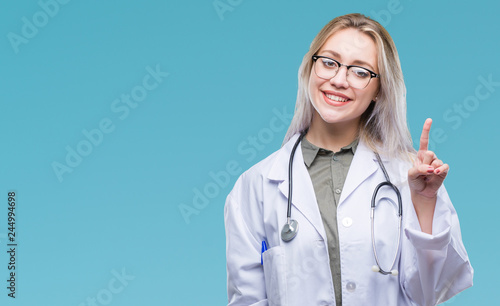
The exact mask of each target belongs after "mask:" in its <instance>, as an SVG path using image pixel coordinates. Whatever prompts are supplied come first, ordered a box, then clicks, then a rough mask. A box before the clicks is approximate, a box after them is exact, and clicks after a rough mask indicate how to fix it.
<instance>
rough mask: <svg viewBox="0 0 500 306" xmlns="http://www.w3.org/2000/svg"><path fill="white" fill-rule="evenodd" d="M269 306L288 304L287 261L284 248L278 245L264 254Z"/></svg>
mask: <svg viewBox="0 0 500 306" xmlns="http://www.w3.org/2000/svg"><path fill="white" fill-rule="evenodd" d="M262 261H263V263H264V278H265V281H266V293H267V300H268V302H269V306H273V305H288V303H287V301H286V263H285V253H284V251H283V248H282V247H280V246H276V247H273V248H270V249H269V250H267V251H265V252H264V254H262Z"/></svg>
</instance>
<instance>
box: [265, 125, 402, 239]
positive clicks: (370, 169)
mask: <svg viewBox="0 0 500 306" xmlns="http://www.w3.org/2000/svg"><path fill="white" fill-rule="evenodd" d="M298 137H299V134H296V135H294V136H293V137H292V138H291V139H290V140H289V141H288V142H287V143H286V144H285V145H284V146H283V147H282V148H281V149H280V150H279V151H278V152H277V156H276V159H275V161H274V163H273V164H272V166H271V168H270V171H269V173H268V175H267V178H268V179H269V180H272V181H277V182H279V183H278V188H279V190H280V191H281V193H282V194H283V195H284V196H285V198H287V199H288V163H289V160H290V153H291V151H292V148H293V145H294V144H295V142H296V141H297V138H298ZM381 159H382V161H383V163H384V165H385V167H386V169H387V170H388V171H389V173H398V172H397V171H396V172H394V171H391V170H390V168H391V161H390V159H388V158H386V157H384V156H383V155H381ZM378 168H379V165H378V162H377V159H376V157H375V154H374V153H373V151H372V150H371V149H370V148H369V147H368V146H367V145H366V144H365V143H364V142H363V141H361V140H360V141H359V144H358V147H357V149H356V153H355V154H354V157H353V160H352V163H351V166H350V167H349V172H348V174H347V177H346V181H345V183H344V189H343V190H342V195H341V198H340V201H339V205H342V203H343V202H344V201H345V199H347V198H348V197H349V196H350V195H351V194H352V193H353V192H354V191H355V190H356V189H357V188H358V187H359V185H360V184H361V183H363V182H364V181H365V180H366V179H368V178H369V177H370V176H372V175H374V173H375V172H376V171H377V169H378ZM391 180H392V181H393V183H396V182H400V181H401V178H399V177H391ZM292 205H293V206H294V207H295V209H297V210H298V211H300V212H301V213H302V214H303V215H304V216H305V217H306V218H307V219H308V220H309V222H310V223H311V224H312V225H313V226H314V227H315V228H316V230H317V231H318V233H319V234H320V235H321V236H322V237H323V239H325V240H326V234H325V230H324V227H323V222H322V219H321V215H320V212H319V208H318V204H317V201H316V195H315V192H314V187H313V185H312V181H311V177H310V176H309V172H308V171H307V168H306V166H305V164H304V158H303V155H302V148H301V146H300V145H299V146H297V150H296V152H295V156H294V161H293V195H292Z"/></svg>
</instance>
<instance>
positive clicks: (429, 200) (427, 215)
mask: <svg viewBox="0 0 500 306" xmlns="http://www.w3.org/2000/svg"><path fill="white" fill-rule="evenodd" d="M411 200H412V202H413V207H414V208H415V212H416V214H417V218H418V222H419V224H420V229H421V230H422V232H424V233H427V234H432V221H433V219H434V209H435V208H436V201H437V196H434V197H425V196H422V195H419V194H416V193H413V192H412V194H411Z"/></svg>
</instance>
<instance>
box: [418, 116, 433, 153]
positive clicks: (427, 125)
mask: <svg viewBox="0 0 500 306" xmlns="http://www.w3.org/2000/svg"><path fill="white" fill-rule="evenodd" d="M431 125H432V119H431V118H427V120H425V122H424V128H423V129H422V135H421V136H420V148H419V150H423V151H427V148H428V146H429V132H430V131H431Z"/></svg>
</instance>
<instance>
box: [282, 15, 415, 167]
mask: <svg viewBox="0 0 500 306" xmlns="http://www.w3.org/2000/svg"><path fill="white" fill-rule="evenodd" d="M346 28H354V29H356V30H358V31H360V32H362V33H364V34H367V35H368V36H369V37H371V38H372V39H373V41H374V42H375V45H376V47H377V53H378V59H377V61H378V67H379V74H380V89H379V92H378V95H377V102H375V103H374V102H372V103H371V105H370V106H369V107H368V109H367V110H366V111H365V113H363V115H362V116H361V120H360V126H359V138H360V140H362V141H364V142H365V143H366V144H367V145H368V146H369V147H370V148H371V149H372V150H374V151H376V152H381V153H384V154H387V155H388V156H390V157H399V158H403V159H405V160H408V159H410V160H411V159H412V156H413V154H414V152H415V149H414V148H413V144H412V140H411V135H410V132H409V130H408V126H407V122H406V87H405V84H404V80H403V72H402V71H401V64H400V62H399V56H398V52H397V50H396V46H395V45H394V42H393V40H392V38H391V36H390V35H389V33H388V32H387V30H386V29H385V28H384V27H382V26H381V25H380V24H379V23H378V22H376V21H375V20H372V19H370V18H369V17H366V16H364V15H361V14H348V15H344V16H340V17H337V18H335V19H333V20H332V21H330V22H329V23H328V24H327V25H326V26H324V27H323V29H321V31H320V32H319V33H318V35H317V36H316V37H315V38H314V40H313V41H312V43H311V46H310V48H309V51H308V52H307V53H306V55H305V56H304V58H303V60H302V64H301V65H300V68H299V75H298V76H299V85H298V92H297V102H296V105H295V114H294V116H293V119H292V122H291V123H290V127H289V128H288V131H287V133H286V135H285V139H284V141H283V144H285V143H286V142H287V141H288V140H289V139H290V138H291V137H292V136H293V135H294V134H296V133H300V132H302V131H304V130H306V129H307V128H309V126H310V125H311V120H312V116H313V106H312V103H311V100H310V98H309V86H308V84H309V78H310V73H311V69H312V67H313V60H312V56H313V55H315V54H316V52H318V51H319V50H320V49H321V47H322V46H323V44H324V43H325V42H326V40H327V39H328V38H329V37H330V36H332V35H333V34H334V33H336V32H338V31H339V30H343V29H346Z"/></svg>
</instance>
